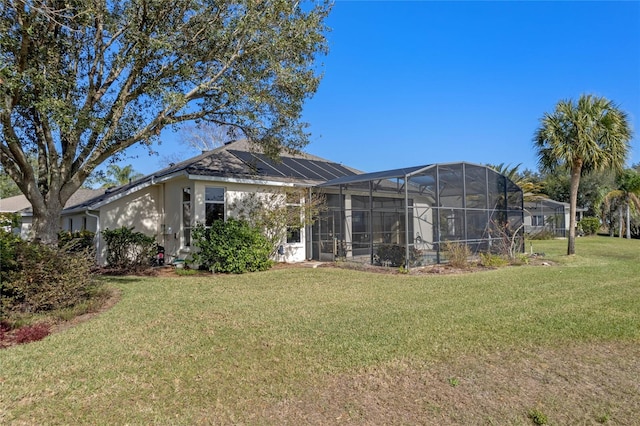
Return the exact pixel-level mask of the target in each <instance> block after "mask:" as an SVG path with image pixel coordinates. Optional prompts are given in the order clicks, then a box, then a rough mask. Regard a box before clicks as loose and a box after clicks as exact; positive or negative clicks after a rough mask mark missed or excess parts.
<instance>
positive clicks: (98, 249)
mask: <svg viewBox="0 0 640 426" xmlns="http://www.w3.org/2000/svg"><path fill="white" fill-rule="evenodd" d="M85 214H86V215H87V216H89V217H93V218H95V219H96V235H95V240H96V263H98V257H99V256H100V240H101V238H100V216H98V215H96V214H93V213H91V212H90V211H89V208H88V207H87V210H86V211H85Z"/></svg>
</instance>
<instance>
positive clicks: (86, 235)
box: [58, 230, 96, 253]
mask: <svg viewBox="0 0 640 426" xmlns="http://www.w3.org/2000/svg"><path fill="white" fill-rule="evenodd" d="M95 236H96V234H95V233H93V232H91V231H86V230H83V231H75V232H70V231H60V232H59V233H58V247H59V248H61V249H63V250H65V251H67V252H80V251H89V252H91V253H94V252H95V245H94V238H95Z"/></svg>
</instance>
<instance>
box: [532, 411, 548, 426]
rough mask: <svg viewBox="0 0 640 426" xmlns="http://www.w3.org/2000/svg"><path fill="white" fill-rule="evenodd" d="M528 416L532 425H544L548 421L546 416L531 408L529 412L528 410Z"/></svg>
mask: <svg viewBox="0 0 640 426" xmlns="http://www.w3.org/2000/svg"><path fill="white" fill-rule="evenodd" d="M528 416H529V418H530V419H531V420H532V421H533V424H536V425H546V424H548V421H549V419H548V418H547V415H546V414H544V413H543V412H542V411H540V410H539V409H537V408H532V409H531V410H529V413H528Z"/></svg>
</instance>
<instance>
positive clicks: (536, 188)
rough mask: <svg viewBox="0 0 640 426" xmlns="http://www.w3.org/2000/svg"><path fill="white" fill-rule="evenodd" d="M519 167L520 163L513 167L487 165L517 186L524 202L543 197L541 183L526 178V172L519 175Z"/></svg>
mask: <svg viewBox="0 0 640 426" xmlns="http://www.w3.org/2000/svg"><path fill="white" fill-rule="evenodd" d="M521 165H522V163H518V164H516V165H515V166H512V165H511V164H505V163H500V164H498V165H493V164H487V166H488V167H491V168H492V169H493V170H495V171H496V172H498V173H500V174H501V175H503V176H506V177H507V178H509V180H511V182H513V183H515V184H516V185H518V186H519V187H520V189H522V193H523V194H524V196H523V197H524V201H532V200H536V199H538V198H539V197H542V196H544V194H543V193H542V192H543V186H542V183H541V182H540V181H538V180H535V179H532V178H531V177H530V176H526V173H527V171H525V173H524V174H523V173H520V166H521Z"/></svg>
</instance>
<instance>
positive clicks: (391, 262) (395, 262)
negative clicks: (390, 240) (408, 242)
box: [376, 244, 406, 266]
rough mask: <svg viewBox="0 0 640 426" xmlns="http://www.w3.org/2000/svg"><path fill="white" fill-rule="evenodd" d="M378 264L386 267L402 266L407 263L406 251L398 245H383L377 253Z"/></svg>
mask: <svg viewBox="0 0 640 426" xmlns="http://www.w3.org/2000/svg"><path fill="white" fill-rule="evenodd" d="M376 256H377V257H376V263H377V264H378V265H384V266H401V265H404V261H405V257H406V256H405V249H404V247H402V246H399V245H397V244H383V245H380V246H378V249H377V251H376Z"/></svg>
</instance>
